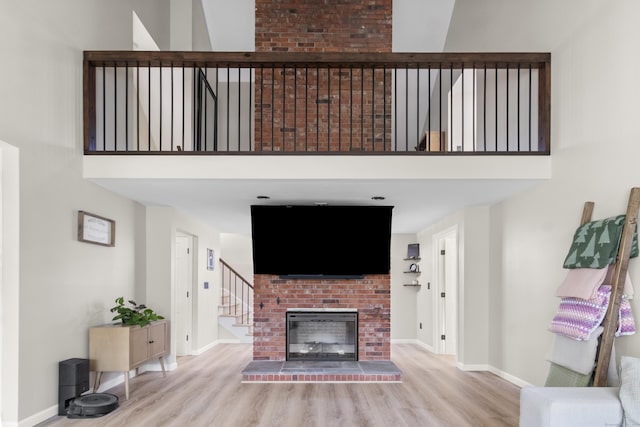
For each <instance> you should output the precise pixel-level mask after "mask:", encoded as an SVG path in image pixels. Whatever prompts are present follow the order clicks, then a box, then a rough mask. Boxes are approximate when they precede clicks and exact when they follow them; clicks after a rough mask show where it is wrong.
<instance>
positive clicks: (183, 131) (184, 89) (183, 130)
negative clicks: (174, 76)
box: [180, 66, 187, 149]
mask: <svg viewBox="0 0 640 427" xmlns="http://www.w3.org/2000/svg"><path fill="white" fill-rule="evenodd" d="M185 84H186V82H185V73H184V66H183V67H182V85H181V86H182V139H181V141H180V146H181V147H182V149H185V148H186V147H185V146H184V141H185V127H184V121H185V105H184V101H185V92H186V91H187V90H186V88H185Z"/></svg>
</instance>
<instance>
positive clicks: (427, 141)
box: [418, 64, 432, 151]
mask: <svg viewBox="0 0 640 427" xmlns="http://www.w3.org/2000/svg"><path fill="white" fill-rule="evenodd" d="M427 77H428V79H427V85H428V89H427V111H428V113H427V132H426V134H425V147H424V150H425V151H427V150H428V149H429V147H431V113H432V111H431V64H429V70H428V71H427ZM418 144H420V142H419V141H418ZM418 149H420V146H419V145H418Z"/></svg>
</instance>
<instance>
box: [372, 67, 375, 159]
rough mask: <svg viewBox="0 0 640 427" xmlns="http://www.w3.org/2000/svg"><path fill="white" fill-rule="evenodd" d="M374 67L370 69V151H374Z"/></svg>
mask: <svg viewBox="0 0 640 427" xmlns="http://www.w3.org/2000/svg"><path fill="white" fill-rule="evenodd" d="M375 81H376V69H375V68H372V69H371V151H376V86H375Z"/></svg>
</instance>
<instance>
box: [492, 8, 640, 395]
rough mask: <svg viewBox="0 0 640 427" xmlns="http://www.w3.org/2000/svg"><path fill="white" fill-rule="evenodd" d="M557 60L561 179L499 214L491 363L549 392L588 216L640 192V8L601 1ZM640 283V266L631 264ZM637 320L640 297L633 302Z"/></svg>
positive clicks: (555, 127) (627, 345) (620, 348)
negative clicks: (578, 232) (575, 251)
mask: <svg viewBox="0 0 640 427" xmlns="http://www.w3.org/2000/svg"><path fill="white" fill-rule="evenodd" d="M596 15H597V19H593V20H586V21H584V22H583V23H582V25H581V26H579V27H578V28H576V30H575V32H574V33H572V34H571V35H570V36H569V37H567V38H566V39H563V40H562V42H561V43H559V44H558V46H557V48H555V49H554V50H553V51H552V52H551V53H552V97H551V98H552V106H551V111H552V117H551V123H552V135H551V140H552V153H553V157H552V161H553V171H554V176H553V179H551V180H550V181H549V182H546V183H544V184H541V185H539V186H538V187H536V188H535V189H532V190H530V191H528V192H526V193H524V194H522V195H520V196H516V197H513V198H511V199H509V200H508V201H506V202H504V203H501V204H499V205H497V206H495V207H493V208H492V209H491V235H490V236H491V248H492V256H491V280H490V283H491V293H490V299H491V301H492V304H493V307H492V311H491V320H490V323H491V327H490V330H491V331H492V332H491V340H490V342H489V348H490V363H491V364H492V365H493V366H495V367H497V368H498V369H500V370H502V371H505V372H509V373H510V374H512V375H514V376H516V377H518V378H521V379H523V380H525V381H527V382H529V383H533V384H537V385H541V384H543V383H544V381H545V379H546V375H547V372H548V367H549V364H548V362H546V361H545V356H546V354H547V352H548V351H549V349H550V346H551V343H552V334H551V333H550V332H548V327H549V324H550V322H551V320H552V318H553V315H554V314H555V312H556V310H557V308H558V304H559V299H558V298H556V297H554V293H555V290H556V288H557V286H559V284H560V283H561V281H562V280H563V279H564V277H565V274H566V271H564V270H563V269H562V262H563V260H564V257H565V256H566V251H567V250H568V248H569V245H570V243H571V238H572V235H573V232H574V231H575V228H576V227H577V225H578V223H579V221H580V216H581V213H582V207H583V203H584V202H585V201H588V200H591V201H594V202H595V210H594V219H597V218H606V217H609V216H613V215H617V214H621V213H624V212H625V210H626V204H627V201H628V197H629V191H630V189H631V187H633V186H640V174H638V159H640V145H639V144H638V140H639V138H640V121H639V120H638V115H639V114H640V104H638V97H637V96H636V94H638V93H640V80H638V78H637V76H636V74H637V70H638V69H639V68H640V57H639V56H638V55H630V54H629V52H635V51H637V50H638V47H639V45H638V40H640V28H639V27H638V25H637V17H638V16H640V3H638V2H636V1H632V0H626V1H617V2H602V3H600V4H599V5H598V10H597V13H596ZM629 271H630V274H631V278H632V280H633V281H634V282H636V288H637V286H638V284H640V262H639V261H638V259H632V260H631V262H630V263H629ZM632 308H633V311H634V314H635V316H636V319H638V318H639V316H640V299H638V298H636V299H635V300H633V301H632ZM616 350H617V354H618V356H620V355H629V356H635V357H639V356H640V335H638V334H636V335H633V336H628V337H621V338H619V339H617V340H616Z"/></svg>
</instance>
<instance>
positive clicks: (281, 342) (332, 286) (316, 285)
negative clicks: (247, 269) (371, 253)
mask: <svg viewBox="0 0 640 427" xmlns="http://www.w3.org/2000/svg"><path fill="white" fill-rule="evenodd" d="M253 285H254V299H253V300H254V318H253V324H254V331H253V359H254V360H285V359H286V349H285V346H286V313H287V309H294V308H352V309H353V308H355V309H357V310H358V360H390V358H391V318H390V316H391V280H390V277H389V275H371V276H365V278H364V279H359V280H351V279H350V280H285V279H280V278H279V277H278V276H271V275H263V274H258V275H255V276H254V283H253ZM278 298H280V303H279V304H278ZM261 303H262V304H263V306H262V308H261V307H260V304H261Z"/></svg>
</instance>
